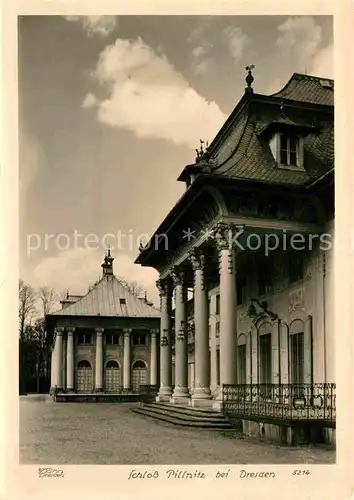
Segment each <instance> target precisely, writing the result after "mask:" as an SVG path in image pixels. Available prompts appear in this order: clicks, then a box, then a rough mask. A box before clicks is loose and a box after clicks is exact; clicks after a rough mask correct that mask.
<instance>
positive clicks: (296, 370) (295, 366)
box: [290, 333, 304, 392]
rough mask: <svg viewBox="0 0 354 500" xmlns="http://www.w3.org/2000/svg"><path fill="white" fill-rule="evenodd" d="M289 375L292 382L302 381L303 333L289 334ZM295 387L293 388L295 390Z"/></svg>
mask: <svg viewBox="0 0 354 500" xmlns="http://www.w3.org/2000/svg"><path fill="white" fill-rule="evenodd" d="M290 365H291V370H290V377H291V383H292V384H303V383H304V334H303V333H296V334H293V335H290ZM297 389H300V388H295V390H296V392H298V391H297Z"/></svg>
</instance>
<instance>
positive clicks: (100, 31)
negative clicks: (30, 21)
mask: <svg viewBox="0 0 354 500" xmlns="http://www.w3.org/2000/svg"><path fill="white" fill-rule="evenodd" d="M65 19H66V20H67V21H69V22H80V23H81V24H82V26H83V28H84V29H85V31H86V32H87V34H88V35H89V36H94V35H100V36H102V37H106V36H108V35H109V34H110V33H112V31H113V30H114V29H115V27H116V26H117V16H65Z"/></svg>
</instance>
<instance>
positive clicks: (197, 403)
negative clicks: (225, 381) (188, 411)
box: [189, 398, 213, 408]
mask: <svg viewBox="0 0 354 500" xmlns="http://www.w3.org/2000/svg"><path fill="white" fill-rule="evenodd" d="M189 406H191V407H192V408H212V407H213V400H212V399H193V398H191V399H190V403H189Z"/></svg>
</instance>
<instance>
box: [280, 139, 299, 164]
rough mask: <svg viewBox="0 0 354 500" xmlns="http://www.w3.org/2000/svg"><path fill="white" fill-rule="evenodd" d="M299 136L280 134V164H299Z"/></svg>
mask: <svg viewBox="0 0 354 500" xmlns="http://www.w3.org/2000/svg"><path fill="white" fill-rule="evenodd" d="M298 156H299V138H298V137H295V136H291V135H286V134H280V163H281V165H288V166H291V165H292V166H294V167H298V166H299V161H298Z"/></svg>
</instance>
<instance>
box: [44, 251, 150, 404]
mask: <svg viewBox="0 0 354 500" xmlns="http://www.w3.org/2000/svg"><path fill="white" fill-rule="evenodd" d="M113 260H114V259H113V257H112V256H111V253H110V250H108V252H107V254H106V256H105V258H104V262H103V264H102V270H103V275H102V278H101V279H100V280H99V281H98V282H97V283H96V284H95V285H94V286H93V287H92V288H90V290H89V292H88V293H87V294H86V295H84V296H77V295H76V296H73V295H69V294H68V295H67V297H66V299H64V300H63V301H62V302H61V304H62V309H60V310H59V311H57V312H54V313H53V314H49V315H47V317H46V322H47V326H48V331H49V332H51V333H53V350H52V362H51V367H52V369H51V388H52V390H54V389H55V392H56V393H57V394H58V395H60V394H66V396H65V397H64V396H63V398H62V399H60V398H59V399H58V400H72V399H73V397H74V396H75V395H80V394H84V395H90V394H96V395H97V394H100V395H105V394H106V395H115V394H116V395H119V394H126V395H129V394H130V395H134V394H138V393H139V392H140V389H141V386H146V385H153V386H155V385H156V384H158V380H159V370H158V365H159V349H158V344H159V322H160V320H159V317H160V312H159V311H158V310H157V309H155V308H154V307H153V306H152V304H151V303H149V302H148V301H147V299H146V297H144V298H139V297H136V296H135V295H133V294H132V293H131V292H130V291H129V290H128V289H127V287H125V286H124V285H123V284H122V283H121V282H120V281H119V280H118V279H117V278H116V276H115V275H114V274H113ZM70 395H71V396H72V397H71V399H70ZM86 399H87V398H86Z"/></svg>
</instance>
